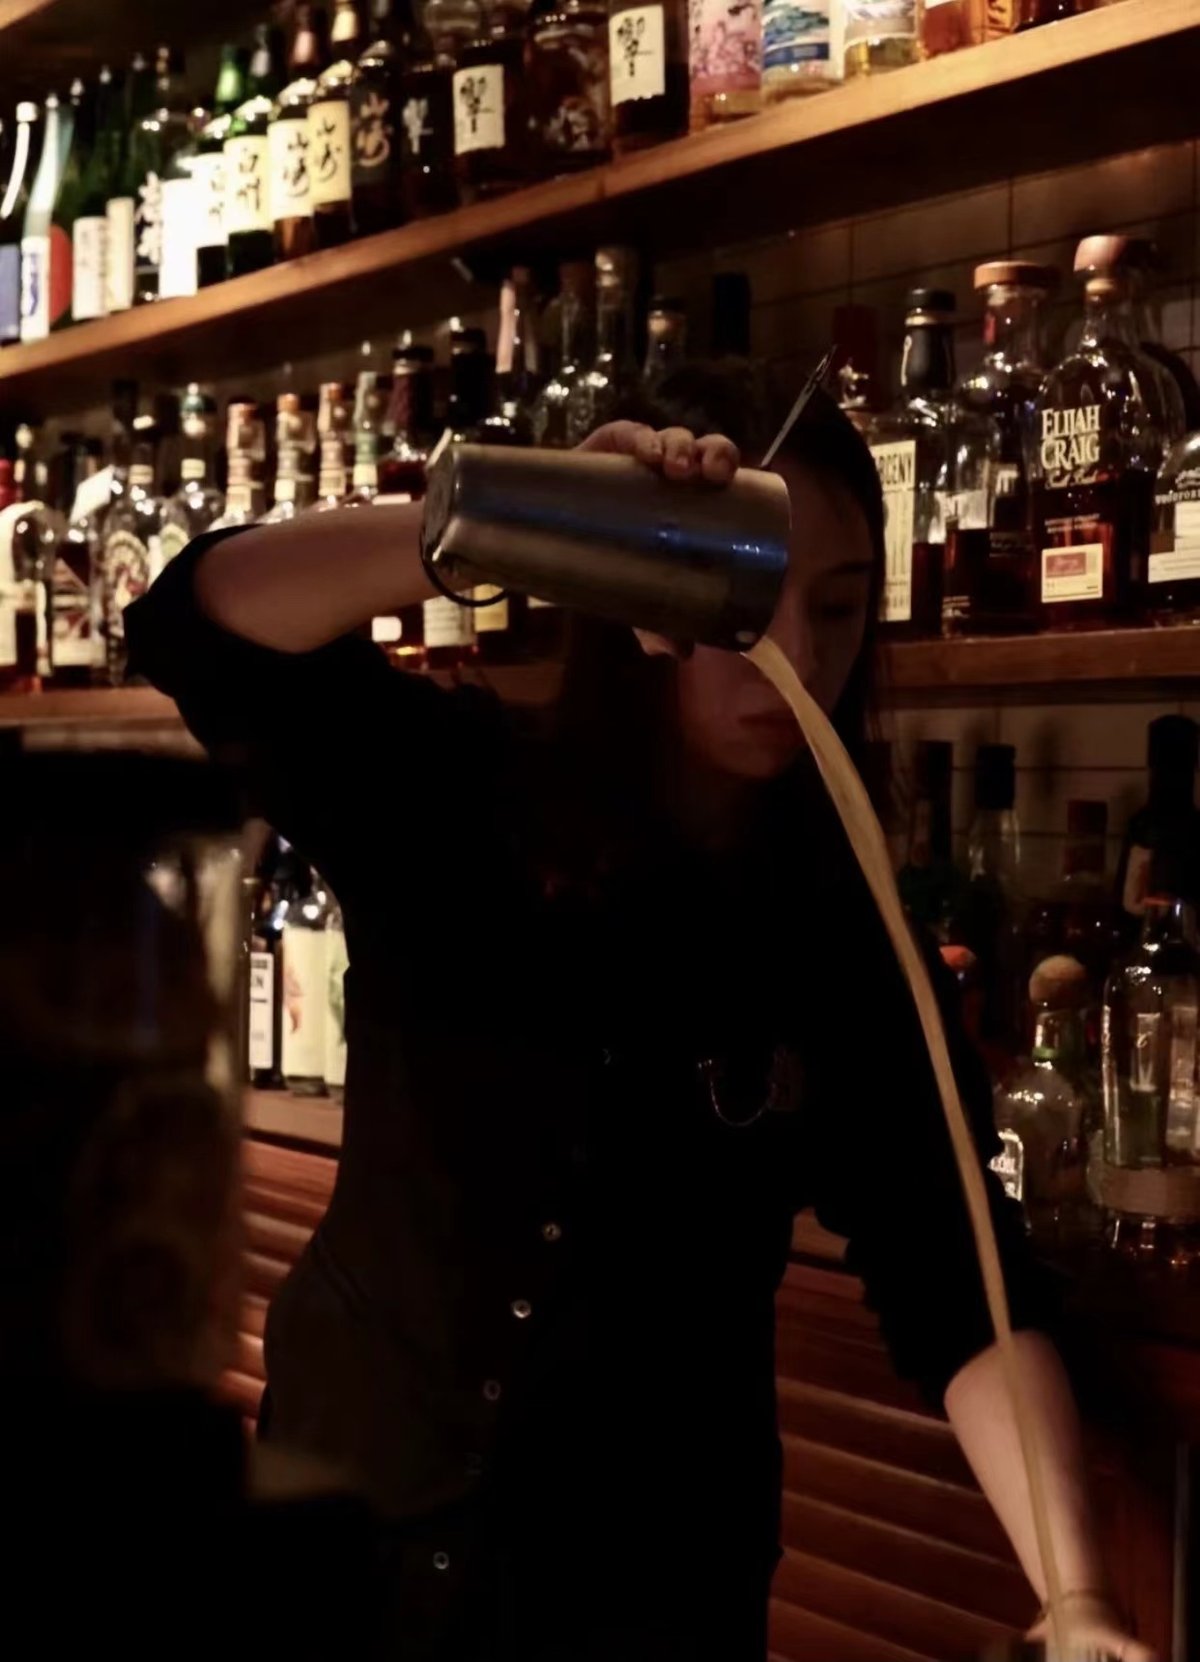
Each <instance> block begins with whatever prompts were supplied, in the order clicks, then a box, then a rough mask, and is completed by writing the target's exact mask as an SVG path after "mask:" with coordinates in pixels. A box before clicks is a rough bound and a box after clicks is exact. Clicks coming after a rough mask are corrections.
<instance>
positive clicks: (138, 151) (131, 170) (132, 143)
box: [105, 52, 155, 312]
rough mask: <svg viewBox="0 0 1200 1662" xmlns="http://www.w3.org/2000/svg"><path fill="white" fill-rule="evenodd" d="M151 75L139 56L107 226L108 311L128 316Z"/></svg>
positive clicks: (130, 81)
mask: <svg viewBox="0 0 1200 1662" xmlns="http://www.w3.org/2000/svg"><path fill="white" fill-rule="evenodd" d="M154 95H155V83H154V71H153V69H152V68H151V66H150V65H149V64H148V63H147V61H146V59H145V58H144V57H143V56H142V55H141V53H140V52H139V53H138V54H137V55H136V56H135V57H134V60H133V63H132V65H131V67H130V71H129V75H128V77H127V79H126V82H125V107H124V114H123V122H122V131H121V135H120V138H119V149H120V154H119V155H118V156H117V158H116V164H115V177H114V182H113V185H112V194H111V196H110V197H109V199H108V202H107V205H106V207H105V218H106V219H107V221H108V238H107V242H108V269H107V300H108V310H109V311H110V312H126V311H128V310H129V308H130V307H131V306H132V305H133V301H134V293H135V289H134V265H135V262H136V258H137V253H136V249H137V230H136V220H137V208H138V199H139V195H140V192H141V189H142V185H143V184H144V182H145V177H146V170H145V167H144V166H143V162H144V160H145V154H146V152H145V143H144V139H145V134H144V130H143V129H144V123H145V122H146V121H147V120H148V119H149V117H150V115H151V113H152V111H153V110H154V107H155V96H154Z"/></svg>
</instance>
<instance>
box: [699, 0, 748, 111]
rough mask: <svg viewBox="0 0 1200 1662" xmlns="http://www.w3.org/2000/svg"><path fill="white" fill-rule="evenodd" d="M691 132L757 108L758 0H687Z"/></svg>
mask: <svg viewBox="0 0 1200 1662" xmlns="http://www.w3.org/2000/svg"><path fill="white" fill-rule="evenodd" d="M688 41H689V53H688V70H689V75H690V80H691V113H690V125H691V128H692V131H693V132H699V131H700V130H701V129H702V128H705V127H711V126H713V125H714V124H715V123H717V122H721V121H734V120H737V119H738V118H739V117H741V116H744V115H756V114H757V113H758V111H759V110H760V109H761V108H762V102H763V92H762V46H763V0H688Z"/></svg>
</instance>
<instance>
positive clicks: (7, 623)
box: [0, 502, 25, 669]
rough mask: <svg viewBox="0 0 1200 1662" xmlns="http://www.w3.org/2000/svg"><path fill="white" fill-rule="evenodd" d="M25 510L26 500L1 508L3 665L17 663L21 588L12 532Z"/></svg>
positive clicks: (11, 666)
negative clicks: (15, 563) (18, 582)
mask: <svg viewBox="0 0 1200 1662" xmlns="http://www.w3.org/2000/svg"><path fill="white" fill-rule="evenodd" d="M24 513H25V504H24V503H20V502H15V503H13V504H12V505H11V506H10V507H7V508H3V509H0V669H15V668H16V664H17V610H18V599H19V590H18V587H17V574H16V570H15V568H14V566H13V551H12V548H13V532H14V531H15V530H16V526H17V521H18V520H19V519H20V518H21V516H22V515H23V514H24Z"/></svg>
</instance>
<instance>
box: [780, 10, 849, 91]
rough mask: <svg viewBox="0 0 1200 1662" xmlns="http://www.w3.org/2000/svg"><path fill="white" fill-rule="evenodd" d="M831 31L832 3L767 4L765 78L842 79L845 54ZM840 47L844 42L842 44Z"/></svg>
mask: <svg viewBox="0 0 1200 1662" xmlns="http://www.w3.org/2000/svg"><path fill="white" fill-rule="evenodd" d="M838 33H839V31H837V30H833V31H831V29H830V0H809V3H808V4H801V3H799V0H766V6H765V7H764V9H763V75H764V76H765V77H766V78H767V79H768V80H770V79H773V78H777V79H779V80H781V81H782V80H787V79H790V78H791V77H793V76H796V77H798V78H800V79H804V78H808V79H811V80H817V81H834V80H840V79H841V77H842V63H841V57H842V54H841V52H840V51H835V46H834V38H833V37H834V35H836V34H838ZM839 44H840V42H839Z"/></svg>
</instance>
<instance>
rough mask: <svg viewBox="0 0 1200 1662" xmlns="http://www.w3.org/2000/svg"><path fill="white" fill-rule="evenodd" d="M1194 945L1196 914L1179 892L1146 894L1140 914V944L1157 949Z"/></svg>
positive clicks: (1148, 948)
mask: <svg viewBox="0 0 1200 1662" xmlns="http://www.w3.org/2000/svg"><path fill="white" fill-rule="evenodd" d="M1178 945H1186V946H1190V947H1192V948H1195V946H1196V914H1195V911H1194V909H1193V908H1192V905H1191V903H1190V902H1189V901H1186V900H1181V899H1180V898H1179V897H1178V895H1148V896H1147V898H1146V903H1145V910H1144V911H1143V913H1142V947H1143V949H1144V950H1145V951H1147V952H1151V953H1153V952H1157V951H1159V950H1160V949H1161V948H1162V947H1165V946H1178Z"/></svg>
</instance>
